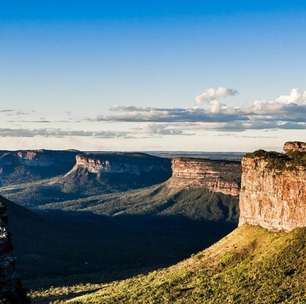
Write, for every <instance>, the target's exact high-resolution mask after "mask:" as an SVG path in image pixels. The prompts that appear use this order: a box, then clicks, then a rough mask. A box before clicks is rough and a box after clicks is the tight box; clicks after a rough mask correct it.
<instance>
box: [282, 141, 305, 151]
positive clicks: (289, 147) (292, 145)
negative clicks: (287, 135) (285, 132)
mask: <svg viewBox="0 0 306 304" xmlns="http://www.w3.org/2000/svg"><path fill="white" fill-rule="evenodd" d="M284 151H285V152H286V153H290V152H306V143H305V142H302V141H288V142H286V143H285V144H284Z"/></svg>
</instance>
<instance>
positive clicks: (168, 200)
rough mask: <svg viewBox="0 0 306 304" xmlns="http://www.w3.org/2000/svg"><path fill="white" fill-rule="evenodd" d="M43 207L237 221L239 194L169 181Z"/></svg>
mask: <svg viewBox="0 0 306 304" xmlns="http://www.w3.org/2000/svg"><path fill="white" fill-rule="evenodd" d="M41 209H44V210H63V211H82V212H83V213H84V212H90V213H94V214H99V215H108V216H109V215H110V216H119V215H120V216H127V215H147V216H152V215H153V216H157V215H158V216H174V215H175V216H183V217H186V218H189V219H192V220H205V221H219V222H220V221H222V222H231V223H235V224H236V223H237V222H238V197H234V196H230V195H225V194H222V193H214V192H210V191H208V190H207V189H204V188H190V189H187V188H185V189H180V188H172V187H169V186H168V184H167V183H163V184H159V185H156V186H152V187H147V188H143V189H137V190H131V191H127V192H120V193H112V194H104V195H95V196H89V197H86V198H81V199H77V200H71V201H64V202H58V203H50V204H46V205H44V206H42V207H41Z"/></svg>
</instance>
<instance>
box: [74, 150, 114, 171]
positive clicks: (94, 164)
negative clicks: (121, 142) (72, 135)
mask: <svg viewBox="0 0 306 304" xmlns="http://www.w3.org/2000/svg"><path fill="white" fill-rule="evenodd" d="M78 168H84V169H87V170H88V172H90V173H96V174H98V173H101V172H110V170H111V165H110V161H109V160H103V159H96V158H92V157H88V156H85V155H77V156H76V164H75V166H74V170H75V169H78Z"/></svg>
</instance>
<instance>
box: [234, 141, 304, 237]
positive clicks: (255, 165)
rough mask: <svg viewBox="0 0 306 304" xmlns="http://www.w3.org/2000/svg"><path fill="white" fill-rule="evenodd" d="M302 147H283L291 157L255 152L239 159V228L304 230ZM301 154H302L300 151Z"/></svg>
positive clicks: (289, 145) (301, 145)
mask: <svg viewBox="0 0 306 304" xmlns="http://www.w3.org/2000/svg"><path fill="white" fill-rule="evenodd" d="M303 146H304V147H305V143H299V144H297V143H295V144H292V143H286V145H285V147H284V149H285V151H290V152H292V151H293V150H294V152H296V153H294V155H291V154H281V153H276V152H265V151H257V152H254V153H252V154H248V155H246V156H245V157H244V158H243V159H242V181H241V193H240V203H239V206H240V219H239V225H242V224H245V223H246V224H251V225H259V226H262V227H264V228H267V229H269V230H275V231H279V230H284V231H290V230H292V229H294V228H296V227H304V226H306V153H305V152H299V151H300V149H301V147H303ZM302 151H303V150H302Z"/></svg>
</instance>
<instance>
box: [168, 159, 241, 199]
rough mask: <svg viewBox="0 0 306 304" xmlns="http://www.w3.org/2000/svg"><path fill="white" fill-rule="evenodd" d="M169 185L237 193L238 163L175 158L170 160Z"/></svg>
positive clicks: (238, 182)
mask: <svg viewBox="0 0 306 304" xmlns="http://www.w3.org/2000/svg"><path fill="white" fill-rule="evenodd" d="M169 184H170V186H171V187H174V188H175V187H179V188H184V187H203V188H207V189H208V190H210V191H212V192H221V193H224V194H226V195H233V196H237V195H239V189H240V163H239V162H235V161H221V160H208V159H193V158H177V159H174V160H173V161H172V177H171V179H170V181H169Z"/></svg>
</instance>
